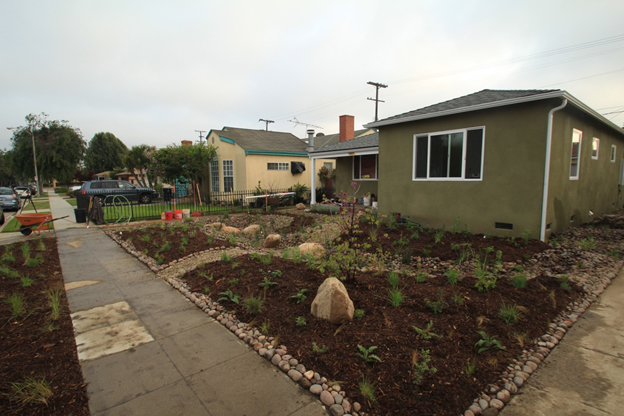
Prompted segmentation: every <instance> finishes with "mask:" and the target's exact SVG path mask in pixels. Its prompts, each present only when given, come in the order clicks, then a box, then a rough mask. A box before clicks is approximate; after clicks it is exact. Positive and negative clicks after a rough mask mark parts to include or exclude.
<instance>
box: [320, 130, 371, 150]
mask: <svg viewBox="0 0 624 416" xmlns="http://www.w3.org/2000/svg"><path fill="white" fill-rule="evenodd" d="M315 145H316V143H315ZM377 147H379V133H378V132H375V133H372V134H367V135H365V136H361V137H356V138H355V139H351V140H347V141H344V142H338V143H336V144H333V145H331V146H326V147H323V148H321V149H319V150H315V151H314V152H310V154H315V155H316V154H318V153H326V152H344V151H349V150H355V149H366V148H377Z"/></svg>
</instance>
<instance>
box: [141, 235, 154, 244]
mask: <svg viewBox="0 0 624 416" xmlns="http://www.w3.org/2000/svg"><path fill="white" fill-rule="evenodd" d="M151 239H152V238H151V236H150V235H149V234H145V235H144V236H143V237H141V240H143V241H145V242H146V243H149V242H150V240H151Z"/></svg>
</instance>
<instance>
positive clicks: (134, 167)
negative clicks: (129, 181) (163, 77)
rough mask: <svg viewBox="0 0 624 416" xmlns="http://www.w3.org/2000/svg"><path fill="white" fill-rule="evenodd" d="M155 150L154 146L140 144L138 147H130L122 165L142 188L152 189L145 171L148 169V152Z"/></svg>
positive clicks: (150, 178)
mask: <svg viewBox="0 0 624 416" xmlns="http://www.w3.org/2000/svg"><path fill="white" fill-rule="evenodd" d="M155 150H156V147H155V146H148V145H146V144H141V145H139V146H132V149H130V151H129V152H128V153H127V154H126V157H125V158H124V164H125V166H126V168H127V169H128V171H129V172H130V173H132V174H134V175H135V176H136V179H137V182H139V184H140V185H141V186H142V187H144V188H153V187H154V184H153V182H152V179H155V178H152V177H151V176H148V175H147V171H148V170H149V167H150V163H151V162H150V158H149V156H148V152H153V151H155Z"/></svg>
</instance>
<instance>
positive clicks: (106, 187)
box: [80, 180, 158, 204]
mask: <svg viewBox="0 0 624 416" xmlns="http://www.w3.org/2000/svg"><path fill="white" fill-rule="evenodd" d="M80 193H81V194H82V195H86V196H90V197H98V198H100V201H101V202H110V201H112V199H113V197H114V196H117V195H123V196H125V197H126V198H128V200H130V201H139V202H140V203H142V204H149V203H150V202H152V199H157V198H158V192H156V191H155V190H153V189H152V188H141V187H139V186H136V185H133V184H131V183H130V182H126V181H117V180H102V181H89V182H85V183H83V184H82V187H81V188H80Z"/></svg>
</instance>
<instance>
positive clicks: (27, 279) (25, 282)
mask: <svg viewBox="0 0 624 416" xmlns="http://www.w3.org/2000/svg"><path fill="white" fill-rule="evenodd" d="M21 280H22V286H24V287H29V286H32V284H33V283H35V281H34V280H33V279H32V278H31V277H30V276H28V275H26V276H22V278H21Z"/></svg>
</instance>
